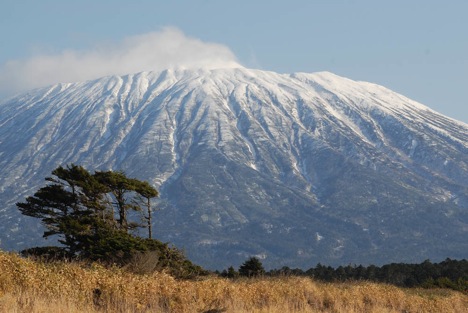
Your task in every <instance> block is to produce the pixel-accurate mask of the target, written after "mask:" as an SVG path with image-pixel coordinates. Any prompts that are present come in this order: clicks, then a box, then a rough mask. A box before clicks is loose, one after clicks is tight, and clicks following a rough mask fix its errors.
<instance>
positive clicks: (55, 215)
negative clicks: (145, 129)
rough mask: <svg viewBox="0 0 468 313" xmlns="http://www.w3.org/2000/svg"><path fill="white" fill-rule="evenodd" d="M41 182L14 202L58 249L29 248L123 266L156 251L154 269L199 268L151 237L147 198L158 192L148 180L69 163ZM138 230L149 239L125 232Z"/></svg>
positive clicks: (192, 270)
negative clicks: (54, 240)
mask: <svg viewBox="0 0 468 313" xmlns="http://www.w3.org/2000/svg"><path fill="white" fill-rule="evenodd" d="M46 181H47V182H48V184H47V185H46V186H44V187H42V188H40V189H39V190H38V191H37V192H36V193H35V194H34V195H33V196H30V197H27V198H26V201H25V202H20V203H17V206H18V208H19V210H20V211H21V213H22V214H24V215H27V216H30V217H35V218H39V219H40V220H41V222H42V224H43V225H44V226H45V231H44V234H43V237H45V238H47V237H51V236H58V242H59V243H60V244H61V245H62V247H61V248H60V249H61V252H60V253H58V252H57V248H56V247H53V248H52V249H37V248H35V249H29V250H28V252H30V253H44V252H51V251H52V252H53V253H54V254H55V255H66V256H67V257H69V258H80V259H89V260H100V261H105V262H108V263H117V264H126V263H128V262H130V261H131V260H132V259H134V258H135V257H137V258H139V259H141V254H142V253H146V252H155V251H156V252H157V256H156V257H155V260H154V262H157V263H159V264H158V265H159V267H164V266H166V267H167V266H169V267H177V268H178V270H179V271H185V270H186V269H188V271H189V272H193V273H195V272H196V273H199V272H200V271H201V268H199V267H197V266H194V265H193V264H191V262H190V261H188V260H187V259H186V258H185V257H184V256H183V254H182V253H181V252H180V251H178V250H177V249H175V248H171V247H169V246H168V245H167V244H164V243H161V242H160V241H158V240H154V239H151V218H152V216H151V213H152V210H153V207H152V203H151V200H152V199H153V198H155V197H157V196H158V191H157V190H156V189H155V188H153V187H152V186H151V185H150V184H149V183H148V182H144V181H140V180H137V179H134V178H128V177H127V176H126V175H125V173H123V172H112V171H105V172H95V173H94V174H91V173H90V172H88V171H87V170H86V169H85V168H83V167H82V166H78V165H74V164H72V165H70V166H66V167H62V166H60V167H58V168H57V169H55V170H54V171H53V172H52V176H51V177H47V178H46ZM129 211H135V212H140V213H141V214H143V220H144V221H145V223H141V222H140V221H141V218H140V219H138V218H136V217H135V216H134V217H133V220H131V219H130V218H129V216H131V215H130V214H129ZM138 216H139V215H138V214H137V217H138ZM137 228H147V229H148V237H149V238H148V239H143V238H140V237H138V236H134V235H133V234H131V233H130V232H129V231H130V230H136V229H137ZM149 255H152V256H154V255H155V254H154V253H149Z"/></svg>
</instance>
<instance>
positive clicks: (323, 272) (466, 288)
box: [219, 257, 468, 293]
mask: <svg viewBox="0 0 468 313" xmlns="http://www.w3.org/2000/svg"><path fill="white" fill-rule="evenodd" d="M219 275H221V276H222V277H227V278H236V277H252V276H272V277H278V276H307V277H311V278H313V279H315V280H319V281H324V282H347V281H360V280H365V281H373V282H378V283H386V284H392V285H396V286H399V287H408V288H410V287H422V288H450V289H454V290H458V291H461V292H465V293H466V292H468V261H467V260H465V259H463V260H451V259H449V258H447V259H446V260H444V261H442V262H440V263H432V262H431V261H429V260H426V261H424V262H422V263H420V264H406V263H391V264H387V265H383V266H381V267H379V266H375V265H369V266H363V265H359V266H356V265H347V266H339V267H336V268H334V267H331V266H325V265H322V264H320V263H318V264H317V265H316V266H315V267H313V268H310V269H308V270H306V271H304V270H302V269H299V268H295V269H291V268H289V267H287V266H284V267H282V268H281V269H273V270H270V271H265V270H264V268H263V265H262V263H261V261H260V260H259V259H258V258H255V257H251V258H249V259H248V260H247V261H246V262H244V263H243V264H242V265H241V266H240V267H239V271H236V270H235V269H234V268H233V267H232V266H231V267H229V268H228V269H226V270H223V271H222V272H221V273H219Z"/></svg>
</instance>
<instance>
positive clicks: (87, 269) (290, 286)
mask: <svg viewBox="0 0 468 313" xmlns="http://www.w3.org/2000/svg"><path fill="white" fill-rule="evenodd" d="M467 308H468V295H466V294H462V293H459V292H455V291H449V290H424V289H401V288H397V287H394V286H389V285H382V284H374V283H368V282H359V283H339V284H338V283H337V284H328V283H319V282H315V281H313V280H311V279H308V278H300V277H284V278H257V279H238V280H228V279H222V278H218V277H207V278H203V279H198V280H176V279H174V278H173V277H171V276H170V275H168V274H166V273H154V274H151V275H136V274H131V273H129V272H127V271H124V270H122V269H118V268H111V269H106V268H104V267H102V266H100V265H98V264H94V265H85V264H77V263H41V262H35V261H32V260H28V259H23V258H20V257H19V256H18V255H16V254H9V253H3V252H0V312H31V313H39V312H41V313H42V312H72V313H74V312H122V313H123V312H197V313H198V312H210V313H219V312H265V313H266V312H269V313H275V312H281V313H284V312H298V313H300V312H351V313H352V312H388V313H390V312H399V313H401V312H467Z"/></svg>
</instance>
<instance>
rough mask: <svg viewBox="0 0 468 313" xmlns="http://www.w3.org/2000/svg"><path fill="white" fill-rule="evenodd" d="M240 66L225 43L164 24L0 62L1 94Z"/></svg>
mask: <svg viewBox="0 0 468 313" xmlns="http://www.w3.org/2000/svg"><path fill="white" fill-rule="evenodd" d="M240 66H241V65H240V64H239V63H238V61H237V59H236V57H235V55H234V54H233V53H232V51H231V50H230V49H229V48H228V47H226V46H224V45H221V44H216V43H207V42H203V41H201V40H199V39H196V38H190V37H187V36H186V35H185V34H184V33H182V32H181V31H180V30H178V29H176V28H165V29H163V30H162V31H159V32H151V33H147V34H142V35H138V36H132V37H127V38H125V39H124V40H123V41H121V42H118V43H111V44H107V45H100V46H97V47H94V48H92V49H90V50H87V51H74V50H65V51H63V52H61V53H59V54H55V55H36V56H33V57H31V58H28V59H23V60H11V61H8V62H7V63H6V64H3V65H1V66H0V94H3V95H11V94H13V93H16V92H19V91H24V90H28V89H32V88H37V87H43V86H47V85H51V84H55V83H59V82H76V81H84V80H89V79H95V78H99V77H102V76H108V75H125V74H130V73H137V72H141V71H151V70H155V71H157V70H163V69H166V68H172V67H183V68H225V67H240Z"/></svg>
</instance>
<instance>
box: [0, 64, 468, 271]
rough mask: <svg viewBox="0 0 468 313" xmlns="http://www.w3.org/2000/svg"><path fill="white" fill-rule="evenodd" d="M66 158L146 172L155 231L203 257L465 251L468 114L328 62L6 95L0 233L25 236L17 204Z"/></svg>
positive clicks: (1, 113) (4, 240)
mask: <svg viewBox="0 0 468 313" xmlns="http://www.w3.org/2000/svg"><path fill="white" fill-rule="evenodd" d="M72 162H73V163H75V164H80V165H83V166H85V167H86V168H88V169H89V170H90V171H94V170H102V169H113V170H124V171H125V172H126V174H127V175H128V176H131V177H136V178H139V179H144V180H148V181H149V182H150V183H152V184H154V185H155V186H156V187H157V188H158V189H159V190H160V192H161V199H160V203H159V207H160V208H161V210H160V211H158V212H157V213H156V214H155V220H156V221H155V227H154V228H155V233H156V235H155V236H156V237H157V238H158V239H161V240H163V241H170V242H172V243H174V244H175V245H176V246H178V247H180V248H183V249H184V250H185V251H186V253H187V255H188V257H189V258H191V259H192V260H193V261H195V262H196V263H199V264H201V265H204V266H207V267H208V268H218V269H222V268H225V267H227V266H229V265H234V266H236V265H238V264H239V263H241V262H243V261H244V260H245V259H246V258H247V257H248V256H251V255H256V256H258V257H260V258H262V259H263V262H264V264H265V265H267V266H273V267H281V266H283V265H287V266H291V267H293V266H300V267H303V268H308V267H311V266H314V265H315V264H316V263H317V262H321V263H324V264H333V265H336V264H349V263H363V264H370V263H376V264H381V263H387V262H392V261H396V262H400V261H401V262H411V261H422V260H424V259H428V258H430V259H431V260H438V259H443V258H446V257H451V258H466V257H468V241H467V240H466V239H467V235H468V125H467V124H464V123H461V122H457V121H455V120H453V119H450V118H447V117H445V116H443V115H441V114H438V113H436V112H434V111H432V110H430V109H429V108H427V107H425V106H423V105H421V104H419V103H417V102H415V101H412V100H410V99H408V98H406V97H404V96H402V95H399V94H397V93H395V92H392V91H391V90H389V89H386V88H384V87H382V86H378V85H375V84H371V83H366V82H356V81H352V80H349V79H346V78H343V77H339V76H336V75H334V74H331V73H327V72H322V73H314V74H305V73H296V74H291V75H283V74H277V73H273V72H266V71H259V70H250V69H244V68H238V69H219V70H182V69H180V70H166V71H163V72H143V73H139V74H135V75H128V76H123V77H116V76H113V77H105V78H102V79H98V80H95V81H89V82H83V83H73V84H58V85H55V86H52V87H50V88H44V89H39V90H34V91H31V92H29V93H26V94H22V95H20V96H17V97H15V98H12V99H10V100H7V101H4V102H3V103H1V104H0V168H1V176H0V203H1V204H2V205H3V206H2V208H1V211H0V216H1V217H2V220H3V222H2V223H1V225H0V239H1V245H0V247H1V248H3V249H21V248H25V247H29V246H31V245H34V244H35V242H33V240H32V238H35V237H37V235H34V236H33V234H34V233H36V234H37V233H39V232H40V227H39V226H38V225H37V224H38V221H37V220H34V219H26V218H24V217H22V216H21V215H20V213H19V211H18V210H17V209H16V207H15V205H14V204H15V202H17V201H22V200H23V199H24V198H25V197H26V196H28V195H32V194H33V193H34V191H35V190H37V188H39V187H40V186H42V185H43V184H44V178H45V177H46V176H48V175H49V174H50V172H51V170H52V169H54V168H56V167H57V166H59V165H65V164H70V163H72ZM48 244H50V243H48Z"/></svg>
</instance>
